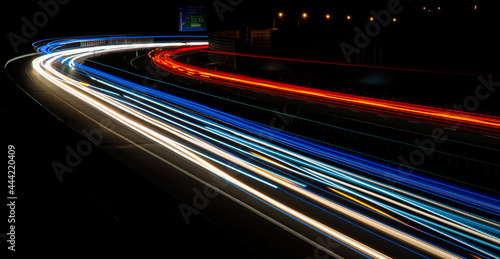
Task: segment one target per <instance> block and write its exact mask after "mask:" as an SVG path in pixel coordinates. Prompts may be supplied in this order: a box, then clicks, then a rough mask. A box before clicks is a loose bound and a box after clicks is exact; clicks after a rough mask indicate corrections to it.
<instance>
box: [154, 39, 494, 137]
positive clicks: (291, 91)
mask: <svg viewBox="0 0 500 259" xmlns="http://www.w3.org/2000/svg"><path fill="white" fill-rule="evenodd" d="M207 48H208V47H207V46H199V47H187V48H179V49H174V50H165V51H155V52H153V53H151V54H150V58H151V59H152V60H153V61H154V62H155V64H156V65H157V66H159V67H161V68H163V69H165V70H167V71H169V72H172V73H176V74H180V75H183V76H186V77H191V78H195V79H199V80H203V81H207V82H212V83H216V84H223V85H229V86H233V87H239V88H244V89H249V90H253V91H260V92H267V93H271V94H277V95H283V96H287V97H292V98H296V99H302V100H307V101H313V102H319V103H326V104H330V105H339V106H343V107H349V108H350V109H356V110H367V111H371V112H376V113H383V114H387V115H392V116H396V117H402V118H406V119H411V120H418V121H423V122H432V123H435V124H438V125H443V126H448V127H450V126H453V125H457V124H460V125H461V127H463V128H471V129H474V130H481V131H486V132H490V133H492V134H500V118H499V117H496V116H490V115H483V114H477V113H469V112H463V111H457V110H450V109H442V108H437V107H429V106H423V105H417V104H410V103H402V102H395V101H390V100H383V99H376V98H370V97H364V96H355V95H350V94H344V93H338V92H331V91H326V90H319V89H312V88H308V87H302V86H298V85H292V84H286V83H281V82H276V81H271V80H264V79H259V78H254V77H249V76H244V75H240V74H233V73H228V72H221V71H213V70H210V69H206V68H201V67H197V66H194V65H189V64H185V63H182V62H178V61H175V60H174V59H173V57H175V56H176V55H179V54H182V53H187V52H191V51H198V50H202V51H205V50H206V49H207ZM217 53H218V52H217ZM223 54H227V53H223ZM233 55H234V53H233ZM237 55H244V54H241V53H240V54H237ZM252 56H254V55H252Z"/></svg>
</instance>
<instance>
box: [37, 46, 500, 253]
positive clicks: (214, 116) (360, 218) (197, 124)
mask: <svg viewBox="0 0 500 259" xmlns="http://www.w3.org/2000/svg"><path fill="white" fill-rule="evenodd" d="M89 40H91V39H89ZM57 42H62V43H63V44H62V45H57ZM76 42H78V41H76ZM72 43H73V41H69V40H64V41H56V42H52V43H50V44H45V45H42V46H41V47H40V48H39V51H40V52H41V53H43V55H42V56H41V57H39V58H37V59H35V60H34V61H33V68H34V69H35V70H36V71H37V73H39V74H40V75H42V76H43V77H45V78H46V79H47V80H49V81H50V82H52V83H53V84H54V85H56V86H57V87H59V88H61V89H63V90H64V91H66V92H67V93H68V94H71V95H73V96H75V97H76V98H78V99H80V100H82V101H83V102H85V103H87V104H89V105H91V106H92V107H94V108H96V109H98V110H99V111H101V112H102V113H104V114H106V115H107V116H109V117H111V118H113V119H114V120H116V121H118V122H120V123H122V124H123V125H125V126H127V127H129V128H130V129H132V130H134V131H136V132H137V133H139V134H141V135H143V136H145V137H147V138H148V139H150V140H152V141H154V142H155V143H157V144H158V145H160V146H162V147H164V148H166V149H168V150H170V151H171V152H173V153H175V154H177V155H178V156H179V157H182V158H184V159H185V160H187V161H190V162H191V163H193V164H196V165H198V166H199V167H201V168H204V169H205V170H206V171H207V172H210V173H211V174H214V175H216V176H218V177H220V178H221V179H224V180H225V181H227V182H229V183H231V184H232V185H234V186H236V187H238V188H240V189H241V190H243V191H244V192H246V193H248V194H249V195H251V196H253V197H255V198H257V199H258V200H261V201H262V202H264V203H265V204H268V205H269V206H271V207H272V208H275V209H277V210H278V211H281V212H282V213H284V214H285V215H287V216H289V217H291V218H293V219H295V220H297V221H299V222H301V223H303V224H305V225H306V226H309V227H310V228H311V229H313V230H316V231H318V232H320V233H322V234H325V235H327V236H329V237H331V238H332V239H334V240H337V241H338V242H341V243H342V244H344V245H346V246H347V247H349V248H351V249H352V250H354V251H356V252H358V253H360V254H361V255H364V256H367V257H372V258H389V256H388V255H387V254H385V253H383V252H380V251H378V250H377V249H375V248H373V247H370V246H369V245H367V244H365V243H363V242H360V241H358V240H356V239H355V238H352V237H350V236H348V235H347V234H346V233H342V232H340V231H338V230H336V229H334V228H333V227H332V226H329V225H328V224H325V223H324V222H321V220H320V219H316V218H313V217H312V216H310V215H308V212H305V211H299V210H297V209H294V206H295V205H297V204H298V203H301V201H298V200H297V201H296V202H297V204H295V203H290V202H285V201H284V199H282V198H281V197H280V196H279V195H276V193H280V195H287V193H288V192H291V193H293V194H294V195H297V196H300V197H302V198H303V199H304V200H308V201H311V202H313V203H314V204H317V206H321V207H323V208H324V209H325V211H328V212H330V213H334V214H339V215H342V216H343V217H345V218H348V219H351V220H354V221H356V222H358V223H359V224H362V225H364V226H366V227H369V228H371V229H375V230H376V231H377V232H378V233H382V234H384V235H385V236H387V238H388V240H395V241H396V242H398V243H400V244H404V245H403V247H404V248H405V249H406V250H407V251H408V253H410V254H414V255H419V254H418V253H417V252H415V251H414V250H413V249H416V250H418V251H425V253H427V254H429V255H432V256H433V257H439V258H460V257H459V256H458V255H457V254H455V253H453V252H451V251H449V250H447V249H445V248H443V247H440V246H439V245H436V244H433V243H432V242H429V241H426V240H424V239H421V238H417V237H415V236H413V235H412V234H410V233H408V232H407V230H403V229H398V227H395V226H401V225H403V226H410V227H411V228H412V229H416V230H418V231H419V233H423V235H424V236H426V237H428V238H429V240H436V239H440V240H444V241H443V242H446V243H447V244H448V245H449V246H450V247H454V249H457V250H460V251H464V250H465V251H468V254H473V255H475V256H480V257H483V256H491V257H495V256H497V255H498V252H499V251H500V239H499V237H500V228H499V226H500V224H499V223H498V222H495V221H493V220H490V219H487V218H484V217H479V216H476V215H473V214H470V213H467V212H462V211H460V210H458V209H456V208H453V207H452V206H449V205H447V204H443V203H440V202H437V201H435V200H432V199H431V198H428V197H422V196H420V195H417V194H414V193H410V192H408V191H404V190H400V189H398V188H395V187H390V186H387V185H385V184H382V183H379V182H377V181H374V180H371V179H369V178H366V177H362V176H360V175H358V174H356V170H361V171H370V172H383V173H389V174H398V171H397V170H396V169H394V168H391V167H389V166H386V165H381V164H378V163H376V162H374V161H369V160H366V159H363V158H360V157H357V156H354V155H352V154H348V153H345V152H341V151H338V150H334V149H331V148H328V147H324V146H321V145H319V144H317V143H313V142H310V141H307V140H303V139H299V138H297V137H295V136H292V135H289V134H287V133H284V132H279V131H276V130H274V129H271V128H267V127H264V126H261V125H257V124H255V123H252V122H250V121H247V120H244V119H241V118H238V117H235V116H232V115H230V114H227V113H224V112H222V111H218V110H215V109H213V108H210V107H206V106H204V105H202V104H199V103H195V102H193V101H190V100H186V99H183V98H180V97H177V96H174V95H170V94H167V93H164V92H161V91H159V90H155V89H150V88H147V87H144V86H141V85H138V84H135V83H133V82H130V81H127V80H124V79H122V78H119V77H117V76H114V75H111V74H108V73H105V72H103V71H99V70H97V69H95V68H91V67H88V66H85V65H82V64H81V63H79V60H83V59H85V58H86V57H87V56H91V55H93V54H94V53H96V52H97V53H99V52H103V53H104V52H113V51H118V50H131V49H138V48H141V49H144V48H149V49H154V48H158V47H163V48H167V47H174V46H179V45H198V44H201V45H203V44H206V43H203V42H192V43H190V42H187V43H186V42H183V43H180V42H170V43H165V42H163V43H144V44H116V45H103V46H92V47H76V48H75V47H66V48H65V46H71V45H72ZM192 48H196V47H192ZM60 67H61V68H65V67H67V68H69V69H71V70H72V71H76V72H80V73H81V74H82V76H79V77H74V76H71V75H69V74H67V73H65V72H63V71H64V70H65V69H59V68H60ZM207 76H210V75H207ZM81 77H87V78H88V80H82V79H79V78H81ZM256 133H260V134H259V135H260V136H262V137H261V138H258V137H256V135H257V134H256ZM242 147H244V148H242ZM322 154H323V155H322ZM325 154H326V155H325ZM248 156H252V157H253V158H254V159H255V160H258V161H259V163H260V164H257V163H256V162H254V161H252V160H250V159H248ZM317 157H321V158H323V159H326V160H328V161H331V163H332V164H328V163H325V162H320V161H319V160H318V159H317ZM338 163H340V164H343V165H346V166H349V167H350V168H352V171H350V170H346V169H340V168H338V167H336V166H334V165H333V164H338ZM217 165H219V166H222V167H219V166H217ZM224 167H228V168H231V169H236V170H235V171H236V172H238V173H240V174H238V175H234V176H233V175H229V174H228V173H227V172H224V170H223V168H224ZM410 180H411V181H413V182H415V184H417V185H418V186H422V188H426V190H431V191H432V190H437V189H440V188H445V191H441V192H438V191H436V193H435V195H437V194H441V195H442V196H441V197H446V198H448V199H450V200H451V201H454V202H462V203H466V204H467V205H468V206H471V207H475V208H478V209H484V210H486V211H488V213H490V214H491V215H500V214H499V210H500V207H499V206H498V204H500V201H498V199H496V198H494V197H487V196H484V195H481V194H476V193H472V192H470V191H468V190H462V189H460V187H457V186H452V185H448V184H445V183H441V182H436V181H434V180H432V179H427V178H423V177H421V178H419V177H417V176H415V177H414V178H412V179H410ZM261 184H263V185H262V186H267V187H268V188H270V189H271V190H273V191H272V192H269V193H266V191H265V190H267V189H266V188H262V187H259V188H254V187H253V185H255V186H261ZM325 184H326V185H327V186H328V189H329V190H331V191H333V192H334V193H337V194H340V195H341V196H342V197H344V198H346V201H345V202H347V203H349V204H353V206H349V207H346V206H345V205H343V204H344V202H343V203H340V202H338V201H337V199H336V198H335V196H334V195H331V193H330V194H329V193H326V192H324V187H322V186H324V185H325ZM431 197H432V195H431ZM362 200H365V201H367V202H370V203H371V205H368V203H366V202H364V201H362ZM360 205H361V206H363V207H364V208H365V209H368V210H369V211H371V212H369V213H368V214H363V213H362V212H361V211H357V210H354V209H352V208H350V207H356V206H360ZM370 213H373V214H376V215H383V216H385V217H386V218H387V219H388V220H389V222H397V224H394V226H391V225H388V224H387V222H381V221H379V220H377V219H376V217H372V214H370ZM463 246H465V247H463Z"/></svg>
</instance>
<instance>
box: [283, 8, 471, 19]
mask: <svg viewBox="0 0 500 259" xmlns="http://www.w3.org/2000/svg"><path fill="white" fill-rule="evenodd" d="M422 9H423V10H424V11H427V12H430V11H432V10H429V9H427V7H425V6H424V7H422ZM437 9H438V10H441V6H438V7H437ZM474 10H477V5H474ZM283 15H284V14H283V12H279V13H278V17H280V18H282V17H283ZM301 16H302V18H304V19H306V18H307V17H308V14H307V13H306V12H303V13H302V15H301ZM325 18H326V19H327V20H330V18H331V15H330V14H325ZM346 20H347V21H350V20H351V16H350V15H347V16H346ZM373 20H374V18H373V17H370V21H372V22H373ZM392 21H393V22H396V21H397V19H396V18H395V17H394V18H392Z"/></svg>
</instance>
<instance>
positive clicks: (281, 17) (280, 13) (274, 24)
mask: <svg viewBox="0 0 500 259" xmlns="http://www.w3.org/2000/svg"><path fill="white" fill-rule="evenodd" d="M278 17H279V18H280V19H283V12H279V13H278ZM273 28H276V17H275V16H273Z"/></svg>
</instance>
